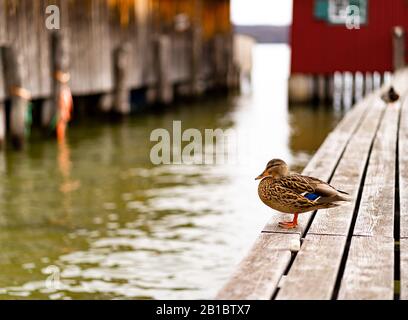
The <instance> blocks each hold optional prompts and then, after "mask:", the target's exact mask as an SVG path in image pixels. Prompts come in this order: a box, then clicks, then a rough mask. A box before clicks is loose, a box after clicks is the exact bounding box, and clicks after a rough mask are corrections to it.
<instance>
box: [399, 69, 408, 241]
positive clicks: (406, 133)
mask: <svg viewBox="0 0 408 320" xmlns="http://www.w3.org/2000/svg"><path fill="white" fill-rule="evenodd" d="M407 73H408V72H407ZM407 82H408V81H407ZM401 106H402V107H401V120H400V129H399V154H398V157H399V193H400V236H401V238H408V152H407V150H408V95H405V97H404V98H403V101H402V103H401Z"/></svg>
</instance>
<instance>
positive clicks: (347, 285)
mask: <svg viewBox="0 0 408 320" xmlns="http://www.w3.org/2000/svg"><path fill="white" fill-rule="evenodd" d="M393 297H394V239H392V238H389V237H365V236H363V237H360V236H354V237H353V238H352V240H351V246H350V251H349V254H348V259H347V263H346V267H345V270H344V275H343V279H342V281H341V284H340V291H339V296H338V298H339V299H342V300H344V299H347V300H348V299H359V300H369V299H370V300H372V299H374V300H376V299H393Z"/></svg>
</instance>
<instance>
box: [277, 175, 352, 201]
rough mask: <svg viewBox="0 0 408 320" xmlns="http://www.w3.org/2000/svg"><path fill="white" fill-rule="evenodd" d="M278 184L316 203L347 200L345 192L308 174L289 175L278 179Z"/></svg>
mask: <svg viewBox="0 0 408 320" xmlns="http://www.w3.org/2000/svg"><path fill="white" fill-rule="evenodd" d="M280 184H281V185H282V186H284V187H286V188H288V189H291V190H293V191H294V192H296V193H298V194H301V195H302V196H303V197H305V198H307V199H309V200H312V201H316V202H317V203H328V202H335V201H349V200H350V199H349V198H348V197H346V196H345V195H347V193H346V192H344V191H340V190H337V189H336V188H334V187H332V186H331V185H329V184H328V183H326V182H324V181H322V180H320V179H317V178H313V177H309V176H303V175H300V174H294V175H289V176H286V177H283V178H281V179H280Z"/></svg>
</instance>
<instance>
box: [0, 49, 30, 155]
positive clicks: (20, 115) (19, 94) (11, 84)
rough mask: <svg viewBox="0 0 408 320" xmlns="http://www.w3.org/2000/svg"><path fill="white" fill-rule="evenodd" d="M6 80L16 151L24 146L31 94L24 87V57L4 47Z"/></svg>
mask: <svg viewBox="0 0 408 320" xmlns="http://www.w3.org/2000/svg"><path fill="white" fill-rule="evenodd" d="M2 52H3V66H4V79H5V83H6V88H7V89H6V91H7V93H8V96H9V97H10V102H11V103H10V106H11V107H10V135H11V140H12V144H13V146H14V147H15V148H16V149H20V148H22V147H23V145H24V140H25V129H26V128H25V125H26V122H25V121H26V115H27V109H28V103H29V100H30V99H31V94H30V92H29V91H28V90H27V89H25V88H24V86H23V77H24V67H23V62H22V55H21V53H20V52H18V51H17V50H16V49H15V48H14V47H12V46H5V47H2Z"/></svg>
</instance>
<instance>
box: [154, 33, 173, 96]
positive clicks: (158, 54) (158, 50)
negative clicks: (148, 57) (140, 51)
mask: <svg viewBox="0 0 408 320" xmlns="http://www.w3.org/2000/svg"><path fill="white" fill-rule="evenodd" d="M154 49H155V50H154V51H155V65H156V88H157V89H156V92H157V96H158V99H157V100H158V102H159V103H161V104H169V103H171V102H173V99H174V92H173V83H172V79H171V68H170V65H171V51H172V50H171V42H170V37H169V36H168V35H165V34H161V35H158V36H157V38H156V39H155V48H154Z"/></svg>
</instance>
